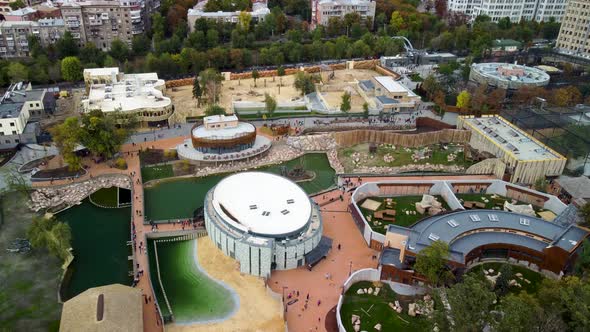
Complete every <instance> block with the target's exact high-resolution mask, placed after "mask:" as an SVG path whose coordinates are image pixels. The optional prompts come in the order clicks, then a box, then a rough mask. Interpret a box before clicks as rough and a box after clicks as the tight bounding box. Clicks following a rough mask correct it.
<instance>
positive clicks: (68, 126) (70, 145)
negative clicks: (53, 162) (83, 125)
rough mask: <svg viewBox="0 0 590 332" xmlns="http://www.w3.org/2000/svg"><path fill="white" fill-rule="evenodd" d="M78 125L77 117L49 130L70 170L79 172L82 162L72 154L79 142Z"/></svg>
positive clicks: (70, 118)
mask: <svg viewBox="0 0 590 332" xmlns="http://www.w3.org/2000/svg"><path fill="white" fill-rule="evenodd" d="M79 131H80V124H79V122H78V118H77V117H69V118H67V119H66V120H65V121H64V122H63V123H61V124H59V125H57V126H55V127H53V128H52V129H50V132H51V136H52V137H53V141H54V142H55V145H56V146H57V148H58V150H59V152H60V155H61V156H62V158H63V160H64V162H66V163H67V164H68V166H69V169H70V170H79V169H80V168H81V166H82V160H81V158H80V157H79V156H77V155H76V153H74V151H75V149H76V147H77V146H78V142H79V139H78V138H79V133H78V132H79Z"/></svg>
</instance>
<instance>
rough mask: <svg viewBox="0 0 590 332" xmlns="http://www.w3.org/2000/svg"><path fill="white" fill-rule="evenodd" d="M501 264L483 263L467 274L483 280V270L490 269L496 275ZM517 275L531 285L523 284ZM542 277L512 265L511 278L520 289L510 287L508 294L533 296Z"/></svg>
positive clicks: (539, 285) (522, 267)
mask: <svg viewBox="0 0 590 332" xmlns="http://www.w3.org/2000/svg"><path fill="white" fill-rule="evenodd" d="M503 264H506V263H496V262H493V263H492V262H490V263H483V264H482V265H478V266H476V267H474V268H473V269H471V270H469V273H474V274H475V275H477V276H478V277H480V278H482V279H485V274H484V273H483V270H484V269H485V270H489V269H492V270H494V275H495V274H497V273H498V271H500V268H501V266H502V265H503ZM517 273H522V277H523V279H528V280H529V281H530V282H531V283H530V284H529V283H527V282H525V281H524V280H523V279H519V278H518V277H517V276H516V274H517ZM543 278H544V277H543V275H542V274H540V273H538V272H535V271H532V270H529V269H527V268H526V267H524V266H522V265H512V278H511V279H514V280H516V281H517V282H518V283H519V284H521V285H522V287H516V286H512V287H510V291H509V292H510V293H512V294H518V293H520V292H522V291H525V292H527V293H529V294H535V293H537V291H538V290H539V288H540V287H541V282H542V281H543Z"/></svg>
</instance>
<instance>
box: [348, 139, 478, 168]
mask: <svg viewBox="0 0 590 332" xmlns="http://www.w3.org/2000/svg"><path fill="white" fill-rule="evenodd" d="M371 149H372V148H371V145H370V144H369V143H363V144H358V145H355V146H351V147H348V148H342V149H340V150H338V159H339V160H340V162H341V163H342V166H344V170H345V171H346V172H352V171H353V170H355V169H358V168H363V167H400V166H405V165H411V164H420V165H425V164H431V165H457V166H462V167H465V168H467V167H469V166H471V164H472V162H471V161H469V160H465V157H464V152H463V145H460V144H458V145H453V144H446V145H431V146H425V147H421V148H404V147H396V146H393V145H391V144H378V145H376V146H375V147H374V150H373V151H374V152H371V151H370V150H371Z"/></svg>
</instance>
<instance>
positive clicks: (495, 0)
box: [447, 0, 567, 23]
mask: <svg viewBox="0 0 590 332" xmlns="http://www.w3.org/2000/svg"><path fill="white" fill-rule="evenodd" d="M566 3H567V0H449V1H448V2H447V8H448V10H449V11H454V12H460V13H464V14H466V15H467V16H470V17H471V19H475V18H476V17H477V16H480V15H487V16H489V17H490V18H491V20H492V22H498V21H499V20H500V19H501V18H504V17H508V18H510V21H512V22H514V23H518V22H520V21H521V20H526V21H531V20H535V21H537V22H541V21H549V19H550V18H552V17H553V18H555V20H556V21H558V22H559V21H560V20H561V18H562V17H563V15H564V13H565V6H566Z"/></svg>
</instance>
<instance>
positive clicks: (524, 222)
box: [520, 218, 531, 226]
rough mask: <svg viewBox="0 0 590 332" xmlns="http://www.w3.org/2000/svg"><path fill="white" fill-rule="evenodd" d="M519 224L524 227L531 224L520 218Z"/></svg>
mask: <svg viewBox="0 0 590 332" xmlns="http://www.w3.org/2000/svg"><path fill="white" fill-rule="evenodd" d="M520 224H521V225H524V226H529V225H530V224H531V221H530V220H528V219H527V218H520Z"/></svg>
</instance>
